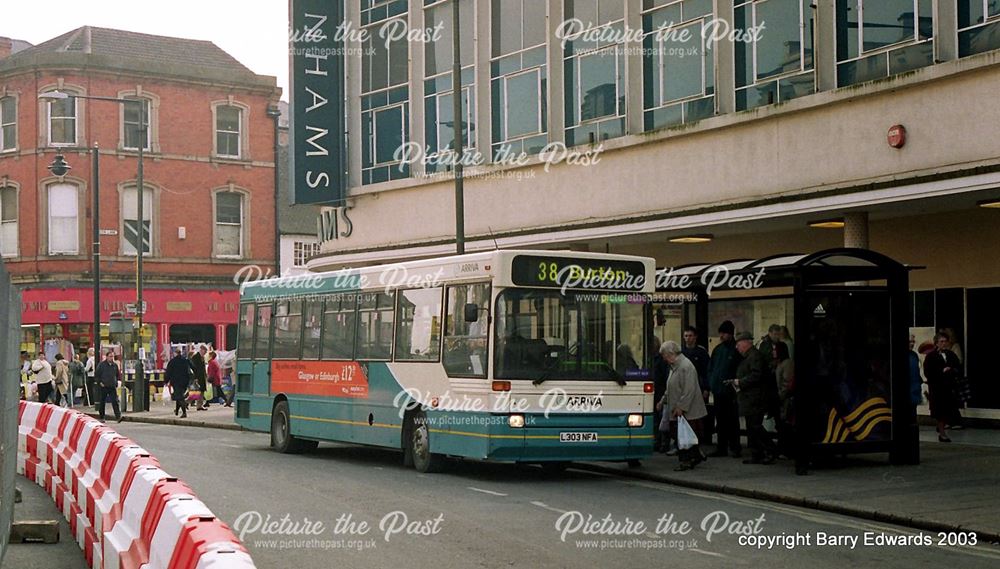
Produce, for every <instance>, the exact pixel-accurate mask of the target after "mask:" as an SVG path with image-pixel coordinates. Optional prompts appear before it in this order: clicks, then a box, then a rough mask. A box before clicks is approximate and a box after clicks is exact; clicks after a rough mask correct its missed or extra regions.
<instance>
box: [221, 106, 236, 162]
mask: <svg viewBox="0 0 1000 569" xmlns="http://www.w3.org/2000/svg"><path fill="white" fill-rule="evenodd" d="M242 127H243V109H240V108H239V107H234V106H232V105H219V106H217V107H215V155H216V156H222V157H225V158H240V157H241V156H242V154H241V151H242V136H243V128H242Z"/></svg>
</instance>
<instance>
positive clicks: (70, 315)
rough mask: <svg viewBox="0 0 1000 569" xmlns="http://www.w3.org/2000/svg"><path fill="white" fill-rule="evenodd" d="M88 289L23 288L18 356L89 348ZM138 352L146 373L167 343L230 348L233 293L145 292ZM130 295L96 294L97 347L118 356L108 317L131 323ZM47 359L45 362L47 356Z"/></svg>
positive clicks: (157, 364)
mask: <svg viewBox="0 0 1000 569" xmlns="http://www.w3.org/2000/svg"><path fill="white" fill-rule="evenodd" d="M93 294H94V293H93V289H91V288H70V287H66V288H25V289H22V291H21V301H22V310H21V321H22V338H21V351H25V352H28V353H30V354H37V353H38V352H39V351H45V353H46V354H47V355H50V354H49V352H52V354H51V355H54V353H55V352H59V353H64V355H65V356H67V357H68V355H69V354H72V353H73V352H81V351H84V352H85V351H86V350H87V349H88V348H90V347H92V346H93V338H94V325H93V322H94V310H93V307H94V304H93V298H94V297H93ZM143 300H144V301H145V304H146V312H145V315H144V316H143V327H142V332H141V336H140V337H141V347H142V348H143V349H144V352H145V354H147V358H146V359H147V362H146V365H147V366H148V367H147V369H162V368H163V366H164V365H165V363H166V359H167V352H168V348H169V346H170V343H171V342H174V343H177V342H195V343H209V344H212V345H213V346H215V347H216V348H217V349H222V350H226V349H233V348H234V347H235V337H236V323H237V314H238V312H237V310H238V307H239V291H237V290H200V289H183V288H180V289H152V288H150V289H146V290H144V291H143ZM134 306H135V290H133V289H102V290H101V323H102V325H101V346H102V347H103V346H107V347H115V348H116V349H117V350H118V351H119V353H121V348H122V342H123V338H122V337H119V336H118V335H117V334H111V333H110V330H109V322H110V319H111V316H112V314H113V313H120V314H122V315H124V316H126V317H131V316H132V314H130V313H129V309H130V308H132V307H134ZM127 342H129V345H127V346H125V349H124V353H125V357H126V358H130V357H132V354H134V347H135V346H134V345H133V343H134V340H127ZM51 355H50V356H51Z"/></svg>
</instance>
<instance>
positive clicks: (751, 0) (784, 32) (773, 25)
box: [734, 0, 816, 111]
mask: <svg viewBox="0 0 1000 569" xmlns="http://www.w3.org/2000/svg"><path fill="white" fill-rule="evenodd" d="M811 4H812V0H737V4H736V10H735V12H734V15H735V24H734V26H735V27H736V28H737V29H741V30H757V29H763V30H764V31H763V32H762V33H760V34H749V33H748V34H747V37H749V38H752V39H751V41H749V42H742V41H739V42H735V48H736V109H737V110H739V111H745V110H747V109H753V108H756V107H761V106H764V105H771V104H774V103H781V102H784V101H788V100H791V99H794V98H797V97H801V96H803V95H809V94H812V93H814V92H815V91H816V86H815V74H814V73H813V45H814V44H813V41H814V38H815V35H814V34H815V21H814V19H813V8H812V6H811Z"/></svg>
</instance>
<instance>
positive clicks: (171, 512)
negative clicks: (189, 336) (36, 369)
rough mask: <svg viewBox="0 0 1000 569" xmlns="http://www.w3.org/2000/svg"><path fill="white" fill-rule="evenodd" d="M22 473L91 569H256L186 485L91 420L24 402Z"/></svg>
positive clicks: (20, 440) (21, 414)
mask: <svg viewBox="0 0 1000 569" xmlns="http://www.w3.org/2000/svg"><path fill="white" fill-rule="evenodd" d="M17 471H18V473H20V474H22V475H23V476H24V477H25V478H28V479H29V480H33V481H34V482H35V483H36V484H38V485H39V486H41V487H42V488H44V489H45V491H46V492H48V494H49V495H50V496H52V499H53V500H54V501H55V503H56V507H57V508H59V510H60V511H61V512H62V513H63V515H64V516H65V517H66V520H67V521H68V522H69V525H70V531H71V532H72V534H73V536H74V537H75V538H76V541H77V543H78V544H79V545H80V548H81V549H82V550H83V552H84V556H85V557H86V559H87V564H88V565H89V566H90V567H91V568H92V569H247V568H252V567H254V564H253V561H252V560H251V559H250V555H249V554H248V553H247V550H246V548H245V547H244V546H243V545H242V544H241V543H240V542H239V540H238V539H237V538H236V536H235V535H234V534H233V532H232V531H231V530H230V529H229V526H227V525H226V524H224V523H222V522H221V521H220V520H218V519H217V518H216V517H215V516H214V515H212V512H211V511H210V510H209V509H208V507H207V506H205V504H204V503H202V502H201V501H200V500H198V498H197V497H196V496H195V495H194V492H192V491H191V489H190V488H189V487H188V486H187V485H185V484H184V483H183V482H180V481H179V480H177V479H176V478H173V477H171V476H170V475H169V474H167V473H166V472H164V471H163V470H162V469H161V468H160V464H159V462H157V460H156V458H154V457H153V456H151V455H150V454H149V453H148V452H146V451H145V450H143V449H142V448H141V447H139V446H138V445H136V444H135V443H134V442H132V441H131V440H129V439H128V438H126V437H123V436H122V435H119V434H118V433H116V432H115V431H114V430H113V429H111V428H110V427H107V426H106V425H104V424H103V423H101V422H100V421H98V420H97V419H94V418H93V417H90V416H88V415H85V414H83V413H80V412H78V411H73V410H71V409H66V408H64V407H56V406H54V405H49V404H41V403H32V402H26V401H21V405H20V408H19V411H18V435H17Z"/></svg>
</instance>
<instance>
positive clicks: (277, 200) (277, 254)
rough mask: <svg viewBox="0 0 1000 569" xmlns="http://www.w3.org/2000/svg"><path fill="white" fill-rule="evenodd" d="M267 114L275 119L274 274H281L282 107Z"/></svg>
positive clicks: (268, 109)
mask: <svg viewBox="0 0 1000 569" xmlns="http://www.w3.org/2000/svg"><path fill="white" fill-rule="evenodd" d="M267 116H269V117H271V120H273V121H274V274H275V275H278V276H281V228H280V227H279V226H278V212H279V210H280V208H281V195H280V192H279V191H278V181H279V180H280V168H279V166H278V160H279V158H280V156H281V144H280V143H279V141H278V136H279V134H280V130H281V126H280V121H281V109H279V108H278V107H277V106H269V107H268V108H267Z"/></svg>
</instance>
